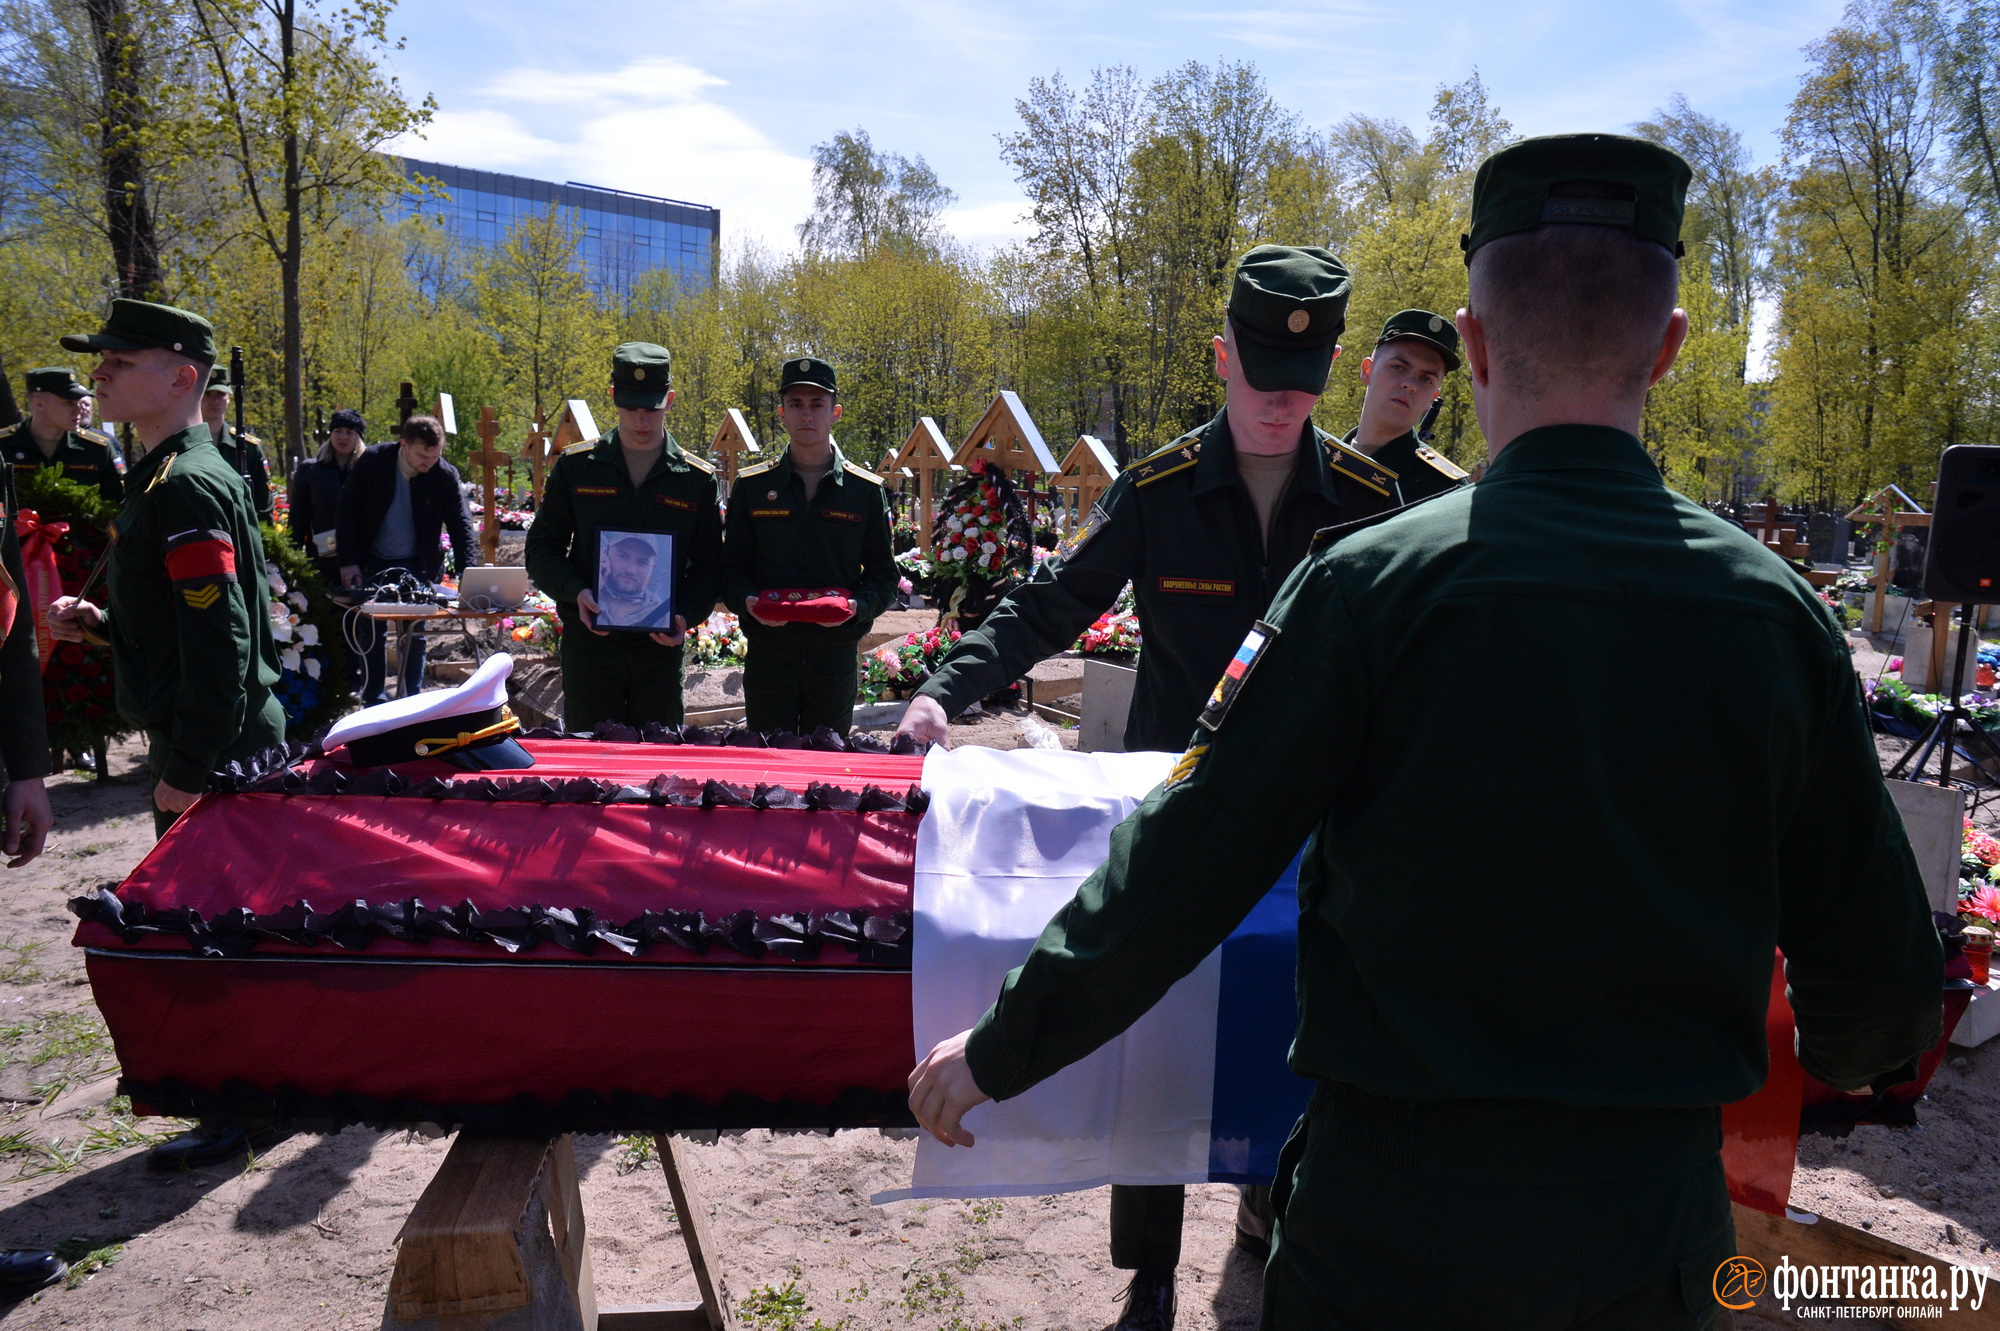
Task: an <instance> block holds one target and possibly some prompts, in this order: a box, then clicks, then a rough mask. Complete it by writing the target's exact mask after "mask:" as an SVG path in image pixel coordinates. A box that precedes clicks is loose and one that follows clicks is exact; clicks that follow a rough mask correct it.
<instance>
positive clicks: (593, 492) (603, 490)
mask: <svg viewBox="0 0 2000 1331" xmlns="http://www.w3.org/2000/svg"><path fill="white" fill-rule="evenodd" d="M576 492H577V493H578V494H580V495H590V496H591V497H592V498H604V499H615V498H617V496H618V487H617V486H615V485H579V486H577V487H576Z"/></svg>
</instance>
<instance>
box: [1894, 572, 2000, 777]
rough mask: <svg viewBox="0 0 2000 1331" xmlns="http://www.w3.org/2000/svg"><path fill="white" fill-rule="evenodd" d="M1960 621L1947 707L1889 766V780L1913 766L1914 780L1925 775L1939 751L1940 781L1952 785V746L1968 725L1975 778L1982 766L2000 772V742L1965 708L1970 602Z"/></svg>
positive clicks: (1961, 610)
mask: <svg viewBox="0 0 2000 1331" xmlns="http://www.w3.org/2000/svg"><path fill="white" fill-rule="evenodd" d="M1958 624H1959V633H1958V651H1957V653H1956V654H1955V655H1954V656H1953V658H1952V667H1951V692H1950V693H1949V694H1948V695H1946V698H1945V706H1944V708H1943V710H1941V711H1940V712H1939V713H1938V714H1937V719H1936V720H1935V721H1932V722H1931V723H1930V726H1929V727H1928V728H1927V729H1925V731H1924V733H1923V734H1921V735H1919V736H1917V738H1916V740H1915V741H1914V742H1912V743H1911V745H1910V747H1909V748H1908V749H1907V750H1905V751H1904V753H1903V756H1902V757H1900V758H1898V759H1896V765H1895V766H1894V767H1891V768H1890V769H1889V779H1890V780H1892V781H1894V780H1899V779H1901V777H1902V775H1903V773H1904V772H1905V771H1906V770H1911V769H1912V768H1914V770H1913V771H1912V772H1911V775H1912V777H1913V779H1920V778H1922V776H1923V774H1924V764H1925V763H1927V762H1929V761H1930V757H1931V752H1932V750H1936V751H1937V753H1938V784H1939V785H1941V786H1948V785H1950V784H1951V755H1952V750H1953V747H1954V746H1955V745H1956V744H1957V743H1958V742H1959V740H1958V729H1959V727H1960V726H1961V725H1963V726H1964V727H1965V749H1966V753H1967V756H1968V757H1969V758H1970V759H1971V761H1972V767H1973V773H1974V775H1975V777H1976V775H1977V774H1978V773H1979V771H1980V770H1981V769H1984V770H1985V771H1987V772H1988V773H1989V774H1995V775H2000V744H1995V743H1994V742H1993V737H1992V736H1991V735H1989V734H1987V733H1986V731H1985V730H1984V729H1983V728H1981V726H1980V724H1979V723H1978V722H1977V721H1975V720H1973V719H1972V713H1971V712H1969V711H1967V710H1966V708H1965V704H1964V702H1963V701H1962V700H1963V698H1964V695H1965V647H1966V643H1967V642H1968V641H1969V640H1971V639H1973V638H1974V637H1975V636H1976V635H1975V633H1974V631H1973V627H1972V607H1971V606H1970V605H1961V606H1959V607H1958ZM1945 630H1946V632H1949V631H1950V623H1949V621H1947V623H1946V625H1945ZM1913 760H1914V761H1913Z"/></svg>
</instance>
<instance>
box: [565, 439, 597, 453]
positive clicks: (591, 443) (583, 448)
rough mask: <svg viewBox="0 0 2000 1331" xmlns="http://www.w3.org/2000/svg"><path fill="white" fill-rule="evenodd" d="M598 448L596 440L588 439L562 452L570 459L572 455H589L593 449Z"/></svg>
mask: <svg viewBox="0 0 2000 1331" xmlns="http://www.w3.org/2000/svg"><path fill="white" fill-rule="evenodd" d="M596 447H597V441H596V440H595V439H586V440H584V441H583V442H582V443H580V444H571V445H570V446H569V447H568V448H565V449H564V450H563V451H562V455H563V456H564V457H568V456H569V455H570V454H572V453H588V452H589V451H590V450H591V449H593V448H596Z"/></svg>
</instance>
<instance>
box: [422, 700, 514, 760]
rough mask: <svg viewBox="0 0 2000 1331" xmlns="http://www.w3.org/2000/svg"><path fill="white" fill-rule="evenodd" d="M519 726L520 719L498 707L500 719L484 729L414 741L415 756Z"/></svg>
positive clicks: (462, 745)
mask: <svg viewBox="0 0 2000 1331" xmlns="http://www.w3.org/2000/svg"><path fill="white" fill-rule="evenodd" d="M520 728H521V722H520V720H519V719H518V718H517V717H515V715H514V713H513V712H512V711H510V710H509V709H507V708H505V707H502V708H501V709H500V719H499V720H498V721H496V722H494V723H493V724H492V725H490V726H488V727H486V729H484V730H471V731H466V730H461V731H459V732H458V734H457V735H456V736H449V735H447V736H445V737H444V738H442V739H420V740H418V741H417V743H416V753H417V757H419V758H431V757H435V756H436V755H438V754H440V753H449V752H451V751H452V750H453V749H463V748H466V747H468V746H470V745H473V744H477V743H478V742H479V741H480V740H482V739H493V738H494V737H496V736H499V735H509V734H512V733H513V732H514V731H516V730H519V729H520Z"/></svg>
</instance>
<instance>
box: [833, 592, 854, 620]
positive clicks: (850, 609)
mask: <svg viewBox="0 0 2000 1331" xmlns="http://www.w3.org/2000/svg"><path fill="white" fill-rule="evenodd" d="M841 599H842V600H844V601H846V602H847V613H846V614H844V615H842V616H841V617H840V618H839V619H836V620H834V621H833V622H834V623H836V624H845V623H846V622H847V621H848V620H850V619H852V618H854V611H855V609H856V608H857V607H858V606H859V605H860V604H861V603H860V602H859V601H856V600H855V599H854V598H853V597H852V596H847V597H842V598H841Z"/></svg>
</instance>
